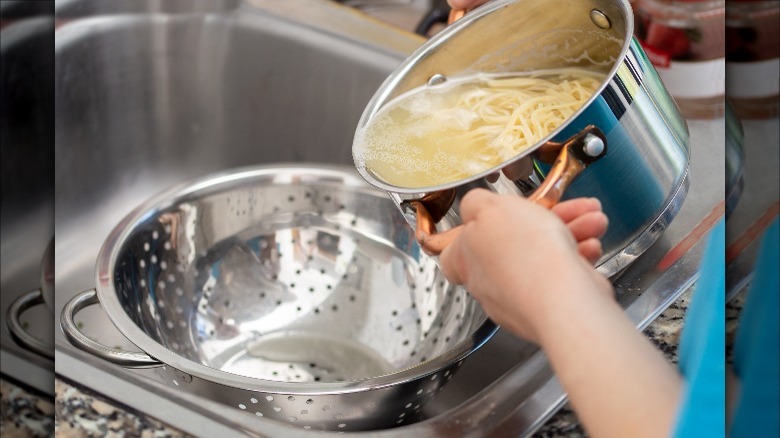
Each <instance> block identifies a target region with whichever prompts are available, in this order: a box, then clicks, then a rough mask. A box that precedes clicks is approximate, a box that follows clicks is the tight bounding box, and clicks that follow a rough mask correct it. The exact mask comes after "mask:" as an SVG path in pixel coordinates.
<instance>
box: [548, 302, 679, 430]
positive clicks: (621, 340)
mask: <svg viewBox="0 0 780 438" xmlns="http://www.w3.org/2000/svg"><path fill="white" fill-rule="evenodd" d="M569 298H570V299H568V300H562V301H561V302H559V303H556V304H557V305H559V306H561V308H558V309H556V312H553V313H550V315H553V316H552V317H551V318H550V319H549V320H548V321H547V323H546V324H545V329H544V330H543V331H542V333H540V336H541V339H540V341H541V345H542V348H543V349H544V351H545V353H546V354H547V356H548V358H549V359H550V362H551V364H552V366H553V369H554V370H555V373H556V375H557V376H558V379H559V380H560V382H561V384H562V385H563V387H564V389H565V390H566V392H567V393H568V395H569V399H570V400H571V403H572V406H573V407H574V410H575V411H576V412H577V414H578V416H579V418H580V420H581V421H582V422H583V424H584V426H585V428H586V429H587V430H588V432H589V433H590V434H591V435H593V436H596V437H626V436H631V437H639V436H663V437H666V436H669V434H670V432H671V430H672V427H673V426H674V424H675V420H676V413H677V411H678V406H679V403H680V396H681V392H682V379H681V377H680V376H679V374H678V373H677V371H676V370H675V369H674V368H673V366H672V365H671V364H670V363H668V362H667V361H666V360H665V358H664V357H663V355H662V354H661V353H660V352H659V351H658V350H657V349H656V348H655V347H654V346H653V345H652V344H651V343H650V342H649V341H648V340H647V339H646V338H645V337H644V336H642V334H641V333H640V332H638V331H637V330H636V328H635V327H634V325H633V324H632V323H631V321H630V320H629V319H628V317H627V316H626V315H625V313H624V311H623V309H622V308H620V306H619V305H618V304H617V303H616V302H615V301H614V300H613V299H612V298H611V297H606V296H599V295H598V294H592V295H588V296H587V297H583V299H578V298H576V297H575V298H573V299H571V296H569Z"/></svg>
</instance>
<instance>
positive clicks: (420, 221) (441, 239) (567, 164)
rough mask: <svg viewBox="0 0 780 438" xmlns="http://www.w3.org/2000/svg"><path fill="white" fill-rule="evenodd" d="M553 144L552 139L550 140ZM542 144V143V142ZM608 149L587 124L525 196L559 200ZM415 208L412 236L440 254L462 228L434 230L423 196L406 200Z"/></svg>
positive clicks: (430, 251) (601, 136)
mask: <svg viewBox="0 0 780 438" xmlns="http://www.w3.org/2000/svg"><path fill="white" fill-rule="evenodd" d="M551 144H553V145H555V144H554V143H551ZM542 147H544V146H542ZM606 153H607V138H606V136H605V135H604V133H603V132H601V130H600V129H599V128H597V127H596V126H594V125H588V126H587V127H585V129H583V130H582V131H580V132H579V133H577V135H575V136H573V137H571V138H569V139H568V140H566V141H565V142H564V143H563V145H562V147H561V149H560V152H559V153H558V157H557V158H556V159H555V162H554V163H553V164H552V167H551V168H550V171H549V172H548V174H547V177H546V178H545V180H544V182H543V183H542V184H541V185H540V186H539V187H538V188H537V189H536V190H535V191H534V192H533V193H532V194H531V195H530V196H529V197H528V199H529V200H531V201H532V202H535V203H536V204H539V205H541V206H543V207H546V208H552V206H554V205H555V204H557V203H558V201H560V199H561V197H562V196H563V193H564V192H565V191H566V189H567V188H568V187H569V186H570V185H571V183H572V182H573V181H574V180H575V178H577V176H579V174H580V173H582V171H583V170H585V168H586V167H588V165H590V164H591V163H593V162H595V161H596V160H599V159H600V158H601V157H603V156H604V155H605V154H606ZM408 205H409V206H410V207H412V208H413V209H414V210H415V212H416V220H417V227H416V229H415V237H416V238H417V242H418V243H419V244H420V247H422V249H423V251H425V253H426V254H428V255H434V256H436V255H439V254H441V252H442V251H444V248H446V247H447V246H448V245H449V244H450V243H451V242H452V241H453V240H454V239H455V238H456V237H458V235H459V234H460V233H461V232H462V231H463V225H457V226H455V227H453V228H450V229H449V230H447V231H443V232H441V233H437V232H436V219H434V217H432V215H431V212H429V210H428V208H427V207H426V206H425V201H424V200H418V201H409V202H408Z"/></svg>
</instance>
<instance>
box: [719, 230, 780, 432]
mask: <svg viewBox="0 0 780 438" xmlns="http://www.w3.org/2000/svg"><path fill="white" fill-rule="evenodd" d="M779 270H780V219H777V218H775V220H774V222H773V223H772V225H771V226H770V227H769V228H768V229H767V231H766V233H765V234H764V237H763V239H762V242H761V248H760V250H759V255H758V258H757V259H756V265H755V269H754V273H753V280H752V283H751V286H750V289H749V290H748V295H747V296H746V298H745V305H744V307H743V308H742V312H741V315H740V318H739V326H738V327H737V336H736V339H735V340H734V373H735V374H736V375H737V378H738V379H739V381H740V383H741V391H740V393H739V397H738V399H737V405H736V408H735V411H734V417H733V420H732V423H731V426H730V430H729V436H731V437H735V438H741V437H751V438H752V437H778V436H780V419H778V416H779V415H780V318H778V317H779V316H780V273H778V271H779Z"/></svg>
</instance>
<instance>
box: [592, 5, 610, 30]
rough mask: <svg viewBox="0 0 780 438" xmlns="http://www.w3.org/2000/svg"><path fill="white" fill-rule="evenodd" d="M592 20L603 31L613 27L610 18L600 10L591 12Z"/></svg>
mask: <svg viewBox="0 0 780 438" xmlns="http://www.w3.org/2000/svg"><path fill="white" fill-rule="evenodd" d="M590 20H591V21H592V22H593V24H595V25H596V26H598V27H600V28H602V29H609V28H610V27H612V23H611V22H610V21H609V18H607V16H606V15H604V13H603V12H601V11H599V10H598V9H594V10H592V11H590Z"/></svg>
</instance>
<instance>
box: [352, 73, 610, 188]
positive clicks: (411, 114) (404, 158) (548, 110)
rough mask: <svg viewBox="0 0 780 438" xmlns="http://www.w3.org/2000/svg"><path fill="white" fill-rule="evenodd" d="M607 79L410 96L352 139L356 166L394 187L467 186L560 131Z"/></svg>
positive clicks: (539, 77)
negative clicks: (463, 181)
mask: <svg viewBox="0 0 780 438" xmlns="http://www.w3.org/2000/svg"><path fill="white" fill-rule="evenodd" d="M604 77H605V75H604V74H603V73H598V72H592V71H588V70H584V69H579V68H565V69H555V70H545V71H537V72H532V73H525V74H523V75H521V76H520V75H513V76H505V75H504V76H495V75H494V76H488V75H478V76H472V77H468V78H464V79H460V80H450V81H448V82H446V83H445V84H444V85H438V86H425V87H421V88H417V89H415V90H412V91H410V92H408V93H406V94H404V95H402V96H399V97H398V98H396V99H394V100H393V101H392V102H390V103H388V104H387V105H386V106H385V107H383V108H382V109H381V110H380V111H379V112H378V113H377V114H375V115H374V117H373V118H372V119H371V121H370V122H369V123H368V124H367V125H366V126H364V127H362V128H361V129H359V130H358V132H357V133H356V135H355V147H354V151H355V152H354V153H355V162H356V163H357V165H358V166H363V167H365V168H367V169H368V170H370V172H372V173H373V174H374V175H375V176H377V177H378V178H379V179H381V180H383V181H385V182H387V183H389V184H393V185H395V186H398V187H406V188H422V187H430V186H436V185H440V184H446V183H449V182H453V181H457V180H460V179H463V178H468V177H470V176H473V175H475V174H478V173H480V172H482V171H485V170H488V169H490V168H492V167H494V166H497V165H499V164H501V163H503V162H504V161H507V160H509V159H511V158H513V157H515V156H517V154H519V153H521V152H522V151H523V150H525V149H527V148H529V147H531V146H533V145H534V144H536V143H537V142H538V141H539V140H541V139H543V138H544V137H546V136H547V135H548V134H550V133H551V132H552V131H554V130H555V129H556V128H558V127H559V126H561V124H563V123H564V122H565V121H566V120H567V119H568V118H569V117H571V116H572V115H573V114H574V113H575V112H576V111H577V110H578V109H579V108H580V107H581V106H582V105H583V104H584V103H585V102H586V101H587V100H588V99H589V98H590V97H591V96H592V95H593V93H595V91H596V90H597V89H598V87H599V86H600V84H601V83H602V81H603V79H604Z"/></svg>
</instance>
